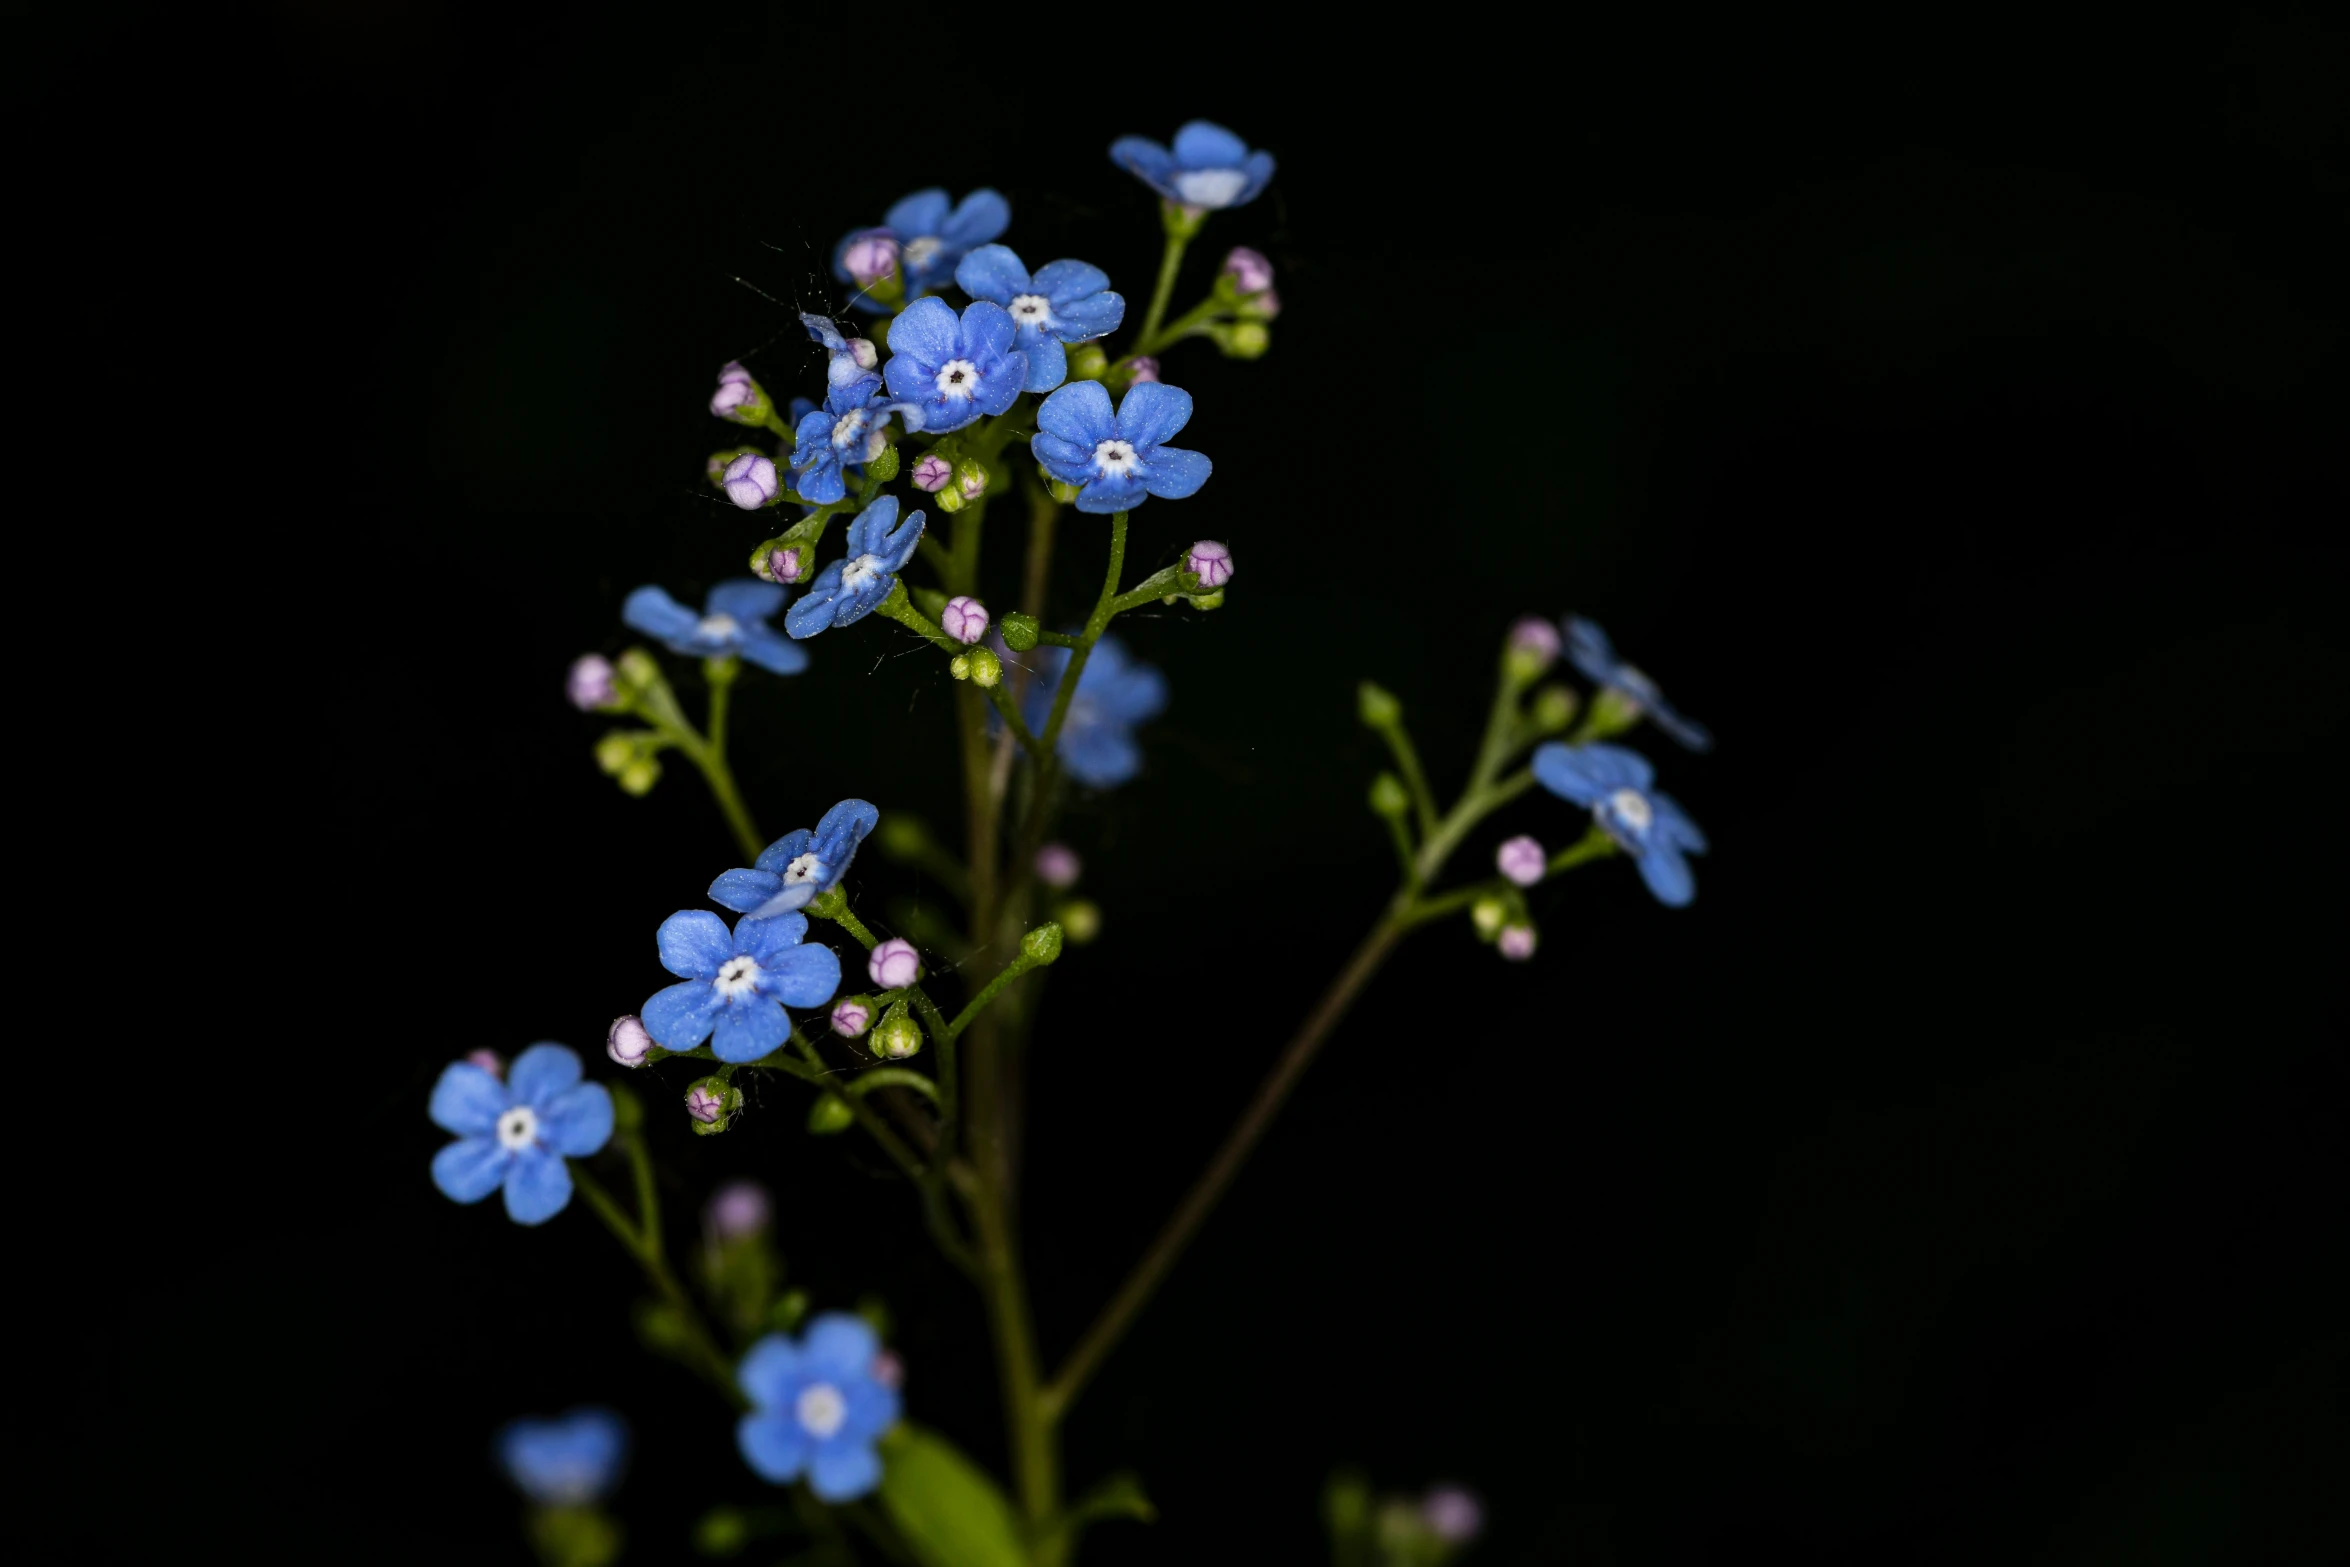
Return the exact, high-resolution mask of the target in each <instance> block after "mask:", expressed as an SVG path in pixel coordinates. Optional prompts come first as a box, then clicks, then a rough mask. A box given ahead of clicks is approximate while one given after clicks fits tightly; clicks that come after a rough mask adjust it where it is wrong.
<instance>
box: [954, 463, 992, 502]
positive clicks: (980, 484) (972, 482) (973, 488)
mask: <svg viewBox="0 0 2350 1567" xmlns="http://www.w3.org/2000/svg"><path fill="white" fill-rule="evenodd" d="M955 488H956V490H958V491H959V492H960V493H961V494H962V497H963V499H965V500H967V501H975V500H977V499H979V497H981V496H982V495H985V494H986V493H987V470H986V469H985V468H982V467H980V466H979V464H977V463H975V462H967V463H965V464H963V466H962V467H960V468H958V469H956V470H955Z"/></svg>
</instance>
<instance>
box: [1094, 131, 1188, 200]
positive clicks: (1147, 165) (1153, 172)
mask: <svg viewBox="0 0 2350 1567" xmlns="http://www.w3.org/2000/svg"><path fill="white" fill-rule="evenodd" d="M1110 161H1111V162H1112V163H1115V164H1117V165H1118V167H1120V168H1122V169H1124V170H1125V171H1126V172H1127V173H1129V174H1131V175H1133V176H1134V177H1135V178H1136V179H1139V180H1141V181H1142V182H1143V183H1144V184H1146V185H1148V186H1150V187H1151V188H1152V189H1154V190H1156V191H1158V192H1159V193H1160V194H1161V195H1166V194H1168V193H1169V190H1170V186H1169V184H1168V182H1169V181H1170V180H1171V179H1173V178H1174V175H1175V155H1174V154H1173V153H1171V152H1169V151H1168V150H1167V149H1166V148H1165V147H1163V146H1161V145H1160V144H1159V143H1157V142H1155V141H1152V140H1151V139H1150V138H1149V137H1147V136H1121V137H1119V138H1118V139H1117V140H1116V141H1114V142H1112V143H1110Z"/></svg>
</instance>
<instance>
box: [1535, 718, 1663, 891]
mask: <svg viewBox="0 0 2350 1567" xmlns="http://www.w3.org/2000/svg"><path fill="white" fill-rule="evenodd" d="M1534 777H1535V779H1536V781H1538V782H1539V783H1540V784H1541V785H1542V787H1543V788H1545V789H1548V790H1549V791H1550V792H1551V793H1552V794H1555V795H1557V796H1558V797H1559V798H1561V799H1563V800H1567V801H1571V802H1572V803H1574V804H1576V805H1587V806H1589V807H1590V808H1591V815H1592V818H1593V820H1595V821H1597V822H1598V823H1599V825H1600V827H1601V828H1602V829H1604V830H1605V831H1606V833H1607V835H1608V836H1609V837H1611V838H1613V839H1615V840H1616V845H1617V847H1619V848H1621V849H1622V850H1623V851H1624V852H1625V853H1626V854H1629V855H1631V856H1632V858H1633V860H1634V861H1635V862H1636V863H1638V865H1639V866H1640V879H1641V880H1642V881H1645V882H1647V883H1648V890H1649V891H1650V892H1653V893H1655V894H1656V900H1657V902H1659V903H1663V904H1667V905H1670V906H1671V907H1673V908H1676V909H1677V908H1680V907H1681V906H1683V905H1684V904H1686V903H1687V902H1688V901H1689V900H1690V899H1692V898H1694V897H1696V896H1697V881H1696V878H1695V877H1693V876H1692V875H1691V874H1690V872H1689V862H1688V861H1687V860H1686V859H1684V858H1682V856H1683V855H1685V854H1703V853H1704V852H1705V847H1706V844H1705V834H1704V833H1702V832H1699V831H1698V830H1697V824H1696V823H1695V822H1693V821H1691V820H1690V819H1689V818H1688V816H1687V815H1685V814H1683V812H1682V810H1681V807H1680V806H1678V805H1676V804H1675V803H1674V802H1673V797H1672V796H1671V795H1667V794H1659V793H1657V792H1656V790H1655V789H1653V788H1652V787H1650V786H1651V785H1652V784H1653V783H1654V782H1655V780H1656V769H1655V768H1653V767H1651V766H1649V765H1648V758H1646V757H1644V756H1642V755H1641V754H1640V753H1639V752H1637V751H1627V750H1625V749H1624V748H1623V747H1622V746H1620V745H1567V744H1565V743H1564V742H1562V741H1557V740H1554V741H1552V742H1551V743H1550V744H1548V745H1546V746H1542V747H1540V748H1539V749H1537V750H1536V751H1535V753H1534Z"/></svg>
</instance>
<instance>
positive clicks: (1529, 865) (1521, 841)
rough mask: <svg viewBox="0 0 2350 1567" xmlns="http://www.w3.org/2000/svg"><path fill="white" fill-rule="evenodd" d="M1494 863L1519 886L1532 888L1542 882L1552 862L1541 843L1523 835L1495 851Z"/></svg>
mask: <svg viewBox="0 0 2350 1567" xmlns="http://www.w3.org/2000/svg"><path fill="white" fill-rule="evenodd" d="M1493 863H1494V866H1495V867H1496V868H1497V869H1498V870H1500V872H1501V873H1502V874H1503V875H1504V876H1507V877H1508V878H1509V879H1510V880H1511V881H1513V882H1515V883H1516V884H1517V885H1519V886H1521V887H1531V886H1533V885H1534V884H1535V883H1536V882H1538V881H1540V880H1542V873H1543V871H1544V870H1546V869H1548V868H1549V864H1550V860H1549V856H1547V855H1545V854H1544V853H1543V852H1542V845H1541V844H1540V843H1539V842H1537V841H1536V840H1535V839H1532V838H1529V837H1527V836H1525V835H1524V834H1523V833H1521V834H1519V835H1518V836H1517V837H1515V838H1512V839H1511V840H1510V841H1509V842H1507V843H1505V844H1503V845H1502V846H1501V847H1500V848H1498V849H1496V850H1494V851H1493Z"/></svg>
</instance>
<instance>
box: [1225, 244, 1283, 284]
mask: <svg viewBox="0 0 2350 1567" xmlns="http://www.w3.org/2000/svg"><path fill="white" fill-rule="evenodd" d="M1224 270H1225V271H1226V272H1229V273H1231V274H1232V282H1233V286H1234V287H1236V288H1238V289H1239V290H1240V291H1241V292H1242V293H1243V294H1262V293H1263V292H1264V291H1265V290H1266V289H1268V288H1271V287H1272V286H1273V263H1272V262H1270V261H1267V260H1266V259H1265V256H1264V253H1263V252H1262V251H1256V250H1251V249H1249V248H1248V247H1247V246H1246V245H1235V246H1233V247H1232V250H1231V252H1230V254H1228V255H1226V256H1225V258H1224Z"/></svg>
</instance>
